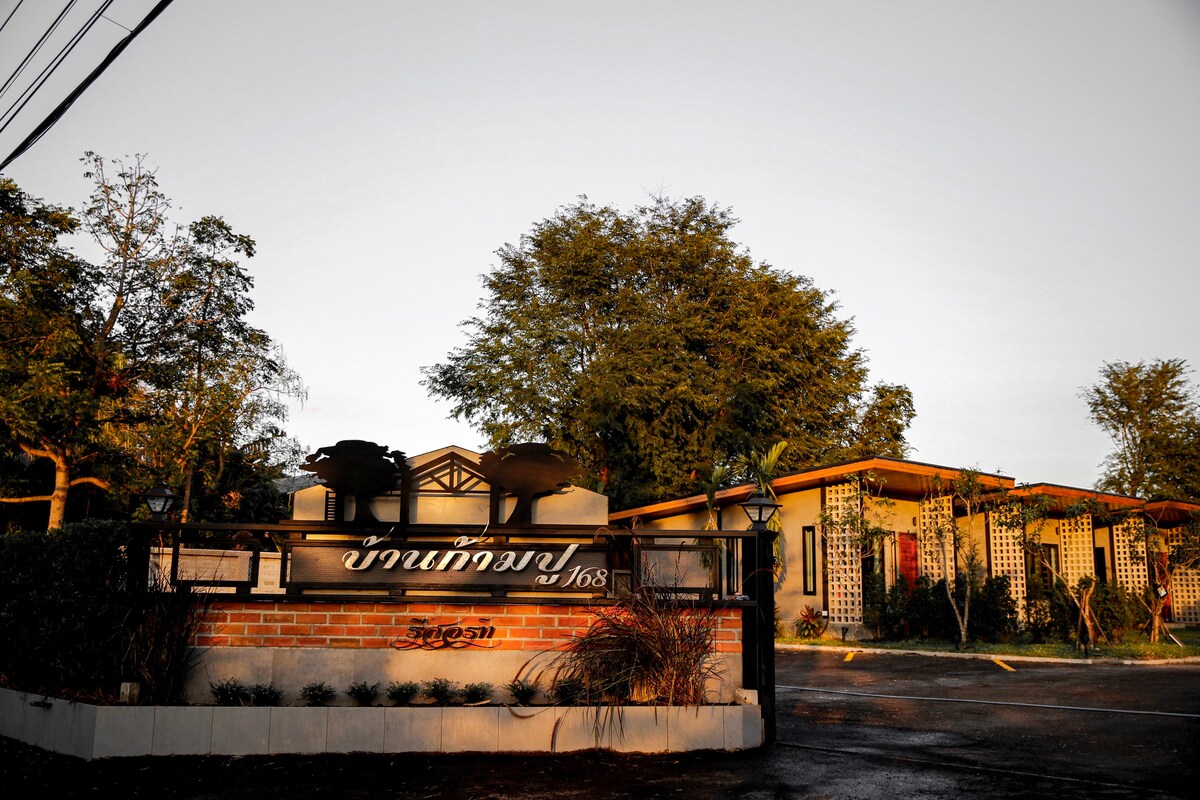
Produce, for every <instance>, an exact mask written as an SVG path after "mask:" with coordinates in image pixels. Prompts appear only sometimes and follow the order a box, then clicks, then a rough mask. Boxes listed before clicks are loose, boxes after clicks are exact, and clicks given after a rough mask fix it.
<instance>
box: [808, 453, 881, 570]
mask: <svg viewBox="0 0 1200 800" xmlns="http://www.w3.org/2000/svg"><path fill="white" fill-rule="evenodd" d="M843 480H844V482H845V483H847V484H848V485H849V487H850V491H849V494H848V495H847V496H846V497H845V498H843V500H842V502H838V503H826V504H824V506H823V507H822V509H821V513H820V515H819V516H818V517H817V535H818V536H820V537H821V540H822V542H823V545H824V551H825V553H826V557H825V571H826V575H827V578H826V579H827V580H828V581H829V582H830V583H840V584H843V585H848V584H852V583H856V582H858V581H859V580H864V579H866V576H864V575H862V574H861V572H860V569H861V565H862V563H863V559H864V558H866V557H870V556H877V555H878V554H880V551H881V548H882V546H883V544H884V542H887V541H889V540H891V539H892V538H893V537H894V536H895V533H894V532H893V530H892V525H891V524H890V523H891V516H892V509H893V508H894V507H895V503H894V502H893V501H892V500H890V499H888V498H886V497H884V496H883V480H882V479H880V478H879V477H878V476H877V475H876V474H875V473H873V472H867V473H854V474H850V475H846V476H844V478H843ZM874 563H876V564H878V563H881V559H880V558H875V559H874Z"/></svg>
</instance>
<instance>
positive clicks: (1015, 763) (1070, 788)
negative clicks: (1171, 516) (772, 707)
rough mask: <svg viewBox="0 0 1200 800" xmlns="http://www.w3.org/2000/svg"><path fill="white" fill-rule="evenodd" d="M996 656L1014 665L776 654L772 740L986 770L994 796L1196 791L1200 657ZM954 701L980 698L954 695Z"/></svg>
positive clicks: (964, 772)
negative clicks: (1051, 659)
mask: <svg viewBox="0 0 1200 800" xmlns="http://www.w3.org/2000/svg"><path fill="white" fill-rule="evenodd" d="M1004 663H1005V664H1007V665H1008V666H1009V667H1011V670H1009V669H1005V668H1003V667H1002V666H1001V665H1000V664H997V663H994V662H993V661H991V660H988V659H949V658H931V657H923V656H911V655H890V654H879V653H871V652H860V653H856V654H854V655H853V657H852V658H851V660H849V661H846V660H845V654H841V653H830V652H813V651H809V652H803V653H788V654H782V653H781V654H780V657H779V660H778V668H777V673H778V677H777V682H778V684H780V687H781V688H780V689H779V691H778V695H777V696H778V698H779V707H780V718H779V739H780V741H781V742H783V743H785V744H784V746H785V747H787V746H788V745H795V746H796V747H795V748H794V749H795V751H796V752H797V753H807V754H809V756H810V757H811V758H813V759H818V760H820V759H823V758H828V759H839V758H843V757H844V756H843V754H844V753H846V752H847V751H849V752H852V753H855V754H857V755H861V756H865V757H866V758H867V760H868V761H869V762H870V763H872V764H874V765H877V766H878V767H879V768H881V769H887V770H889V771H891V770H896V771H898V774H900V775H902V776H903V775H904V774H905V773H906V770H905V765H908V766H910V767H911V768H912V769H913V770H914V771H916V772H918V773H919V771H920V770H919V769H918V768H919V767H920V766H922V765H928V766H930V768H931V769H932V771H933V773H934V774H936V775H937V778H938V781H939V782H940V781H941V780H947V781H950V782H954V781H962V782H964V783H970V782H972V781H973V776H975V775H980V776H987V781H988V783H989V785H990V789H989V790H988V792H987V793H988V794H992V795H994V794H998V793H1000V791H1002V790H1010V791H1012V792H1020V791H1026V790H1027V789H1025V788H1022V787H1023V784H1025V783H1027V782H1032V783H1033V789H1034V790H1035V795H1034V796H1036V790H1037V789H1038V788H1041V789H1044V790H1046V791H1049V790H1050V789H1051V788H1053V793H1054V794H1056V795H1058V796H1060V797H1061V796H1080V797H1107V796H1111V797H1144V796H1148V795H1152V794H1153V793H1155V792H1159V793H1163V794H1164V795H1167V796H1172V795H1173V796H1178V797H1194V796H1196V795H1197V793H1198V789H1197V787H1198V778H1200V768H1198V764H1197V758H1198V756H1200V666H1197V665H1187V666H1161V667H1152V666H1123V665H1118V664H1095V665H1083V664H1068V665H1064V664H1047V663H1035V662H1022V661H1011V662H1004ZM783 687H796V688H792V689H789V688H783ZM910 698H926V699H910ZM961 700H965V701H977V702H952V701H961ZM817 748H824V750H822V749H817ZM934 765H937V766H934ZM956 769H957V771H958V772H959V773H960V774H959V776H958V777H957V778H956V777H955V776H954V772H955V770H956ZM1035 776H1037V777H1035ZM916 788H919V787H914V789H916ZM964 788H966V787H964ZM914 793H915V792H914Z"/></svg>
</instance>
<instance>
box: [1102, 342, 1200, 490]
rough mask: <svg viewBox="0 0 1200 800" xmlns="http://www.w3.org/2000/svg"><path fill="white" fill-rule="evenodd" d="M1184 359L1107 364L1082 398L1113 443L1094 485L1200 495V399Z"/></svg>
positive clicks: (1106, 487)
mask: <svg viewBox="0 0 1200 800" xmlns="http://www.w3.org/2000/svg"><path fill="white" fill-rule="evenodd" d="M1189 372H1190V370H1189V369H1188V365H1187V362H1186V361H1184V360H1182V359H1166V360H1155V361H1151V362H1149V363H1147V362H1143V361H1139V362H1137V363H1136V364H1131V363H1129V362H1127V361H1114V362H1111V363H1105V364H1104V366H1103V367H1101V368H1100V380H1099V382H1097V383H1096V384H1095V385H1094V386H1091V387H1090V388H1088V389H1087V390H1086V391H1085V392H1084V394H1083V398H1084V400H1085V401H1086V402H1087V405H1088V411H1089V413H1090V415H1091V418H1092V421H1093V422H1095V423H1096V425H1098V426H1099V427H1100V428H1101V429H1102V430H1103V431H1104V432H1105V433H1107V434H1108V435H1109V437H1110V438H1111V439H1112V442H1113V451H1112V452H1111V453H1110V454H1109V455H1108V456H1107V457H1106V458H1105V459H1104V462H1103V464H1102V467H1103V470H1104V473H1103V475H1102V477H1101V478H1100V480H1099V481H1098V482H1097V488H1099V489H1103V490H1106V491H1112V492H1120V493H1122V494H1128V495H1132V496H1134V497H1142V498H1146V499H1150V500H1155V499H1165V500H1195V499H1197V498H1200V473H1197V470H1196V465H1197V464H1200V399H1198V394H1197V389H1196V387H1195V386H1193V385H1192V382H1191V380H1190V378H1189Z"/></svg>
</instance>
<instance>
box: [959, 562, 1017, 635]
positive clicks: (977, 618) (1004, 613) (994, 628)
mask: <svg viewBox="0 0 1200 800" xmlns="http://www.w3.org/2000/svg"><path fill="white" fill-rule="evenodd" d="M968 623H969V625H968V627H969V629H970V633H971V636H972V638H975V639H978V640H980V641H985V642H1007V641H1009V640H1010V639H1012V638H1013V636H1015V635H1016V633H1017V628H1018V616H1017V601H1016V600H1014V599H1013V597H1012V594H1011V593H1010V592H1009V579H1008V576H1007V575H997V576H994V577H990V578H986V579H985V580H984V581H983V583H982V584H980V586H979V588H978V589H977V590H976V591H975V593H974V594H973V595H972V596H971V617H970V619H969V620H968Z"/></svg>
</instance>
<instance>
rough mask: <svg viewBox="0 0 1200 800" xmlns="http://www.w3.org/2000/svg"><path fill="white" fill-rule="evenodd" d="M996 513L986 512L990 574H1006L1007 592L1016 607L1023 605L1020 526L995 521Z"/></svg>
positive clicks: (1023, 567) (1023, 560) (1023, 583)
mask: <svg viewBox="0 0 1200 800" xmlns="http://www.w3.org/2000/svg"><path fill="white" fill-rule="evenodd" d="M996 520H997V515H996V514H988V547H989V548H990V550H991V552H992V574H993V575H997V576H998V575H1007V576H1008V593H1009V594H1010V595H1012V599H1013V600H1014V601H1016V604H1017V608H1018V609H1021V608H1024V607H1025V595H1026V586H1025V549H1024V548H1023V547H1021V539H1020V533H1021V530H1020V528H1010V527H1007V526H1005V525H1002V524H999V523H997V521H996Z"/></svg>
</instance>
